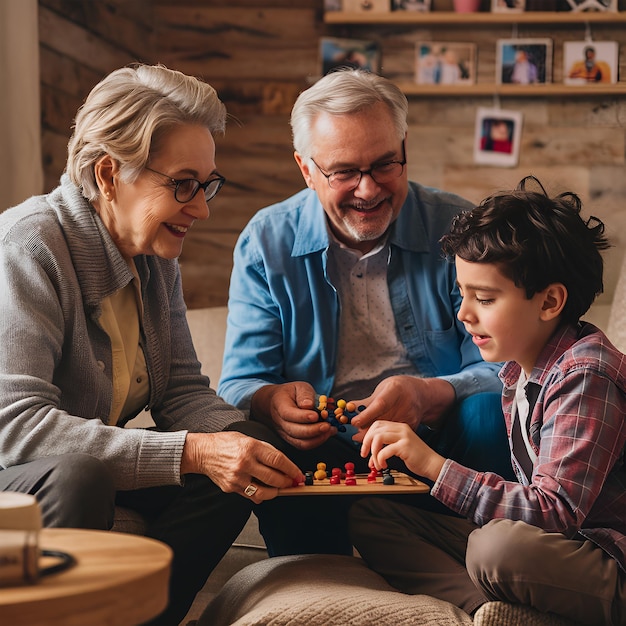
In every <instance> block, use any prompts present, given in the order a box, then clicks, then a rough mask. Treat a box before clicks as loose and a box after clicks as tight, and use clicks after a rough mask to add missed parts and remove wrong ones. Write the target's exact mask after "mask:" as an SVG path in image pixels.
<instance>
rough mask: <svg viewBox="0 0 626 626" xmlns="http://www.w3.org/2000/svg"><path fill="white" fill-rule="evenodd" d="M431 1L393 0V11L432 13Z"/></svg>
mask: <svg viewBox="0 0 626 626" xmlns="http://www.w3.org/2000/svg"><path fill="white" fill-rule="evenodd" d="M430 4H431V0H391V10H392V11H421V12H422V13H425V12H426V11H430Z"/></svg>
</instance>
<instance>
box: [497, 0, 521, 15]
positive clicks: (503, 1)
mask: <svg viewBox="0 0 626 626" xmlns="http://www.w3.org/2000/svg"><path fill="white" fill-rule="evenodd" d="M525 10H526V0H491V12H492V13H519V12H520V11H525Z"/></svg>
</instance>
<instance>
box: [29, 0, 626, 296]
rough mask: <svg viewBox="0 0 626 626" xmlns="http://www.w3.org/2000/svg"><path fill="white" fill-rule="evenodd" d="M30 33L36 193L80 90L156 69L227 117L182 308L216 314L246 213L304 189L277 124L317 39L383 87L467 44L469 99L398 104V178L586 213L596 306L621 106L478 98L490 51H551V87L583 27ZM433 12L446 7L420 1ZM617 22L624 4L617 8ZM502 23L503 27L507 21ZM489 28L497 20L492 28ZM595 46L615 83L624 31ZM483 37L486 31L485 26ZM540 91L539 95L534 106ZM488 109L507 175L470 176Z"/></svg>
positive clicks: (184, 3)
mask: <svg viewBox="0 0 626 626" xmlns="http://www.w3.org/2000/svg"><path fill="white" fill-rule="evenodd" d="M39 4H40V26H41V35H40V39H41V85H42V89H41V98H42V139H43V160H44V169H45V181H46V190H47V191H49V190H50V189H51V188H52V187H54V186H55V185H56V183H57V182H58V177H59V176H60V174H61V172H62V171H63V168H64V165H65V159H66V154H65V151H66V146H67V140H68V139H69V134H70V128H71V123H72V120H73V117H74V115H75V113H76V109H77V107H78V106H79V105H80V103H81V102H82V100H83V99H84V97H85V96H86V95H87V93H88V92H89V90H90V89H91V88H92V87H93V85H94V84H95V83H96V82H97V81H98V80H100V78H102V77H103V76H104V75H105V74H106V73H107V72H109V71H111V70H112V69H114V68H115V67H116V66H119V65H123V64H126V63H128V62H131V61H133V60H145V61H148V62H161V63H165V64H166V65H170V66H171V67H173V68H175V69H179V70H182V71H185V72H188V73H191V74H194V75H196V76H199V77H201V78H204V79H205V80H207V81H209V82H210V83H211V84H212V85H213V86H214V87H215V88H216V89H217V90H218V93H219V95H220V97H221V98H222V100H223V101H224V102H225V104H226V106H227V108H228V111H229V113H230V115H231V119H230V121H229V124H228V127H227V131H226V135H225V137H223V138H219V139H218V140H217V157H216V160H217V166H218V169H219V170H220V171H221V172H222V173H223V174H224V176H226V178H227V181H228V182H227V184H226V186H225V187H224V189H223V191H222V192H221V193H220V195H219V196H218V197H216V198H215V200H213V201H212V203H211V207H210V208H211V216H210V218H209V219H208V220H207V221H206V222H204V223H202V224H195V225H194V226H193V228H192V229H191V230H190V231H189V234H188V236H187V240H186V243H185V247H184V251H183V254H182V256H181V263H182V268H183V280H184V290H185V296H186V298H187V303H188V306H189V307H190V308H199V307H204V306H210V305H214V304H220V305H221V304H226V302H227V298H228V285H229V281H230V268H231V266H232V250H233V247H234V244H235V241H236V239H237V236H238V234H239V233H240V231H241V229H242V228H243V227H244V225H245V224H246V223H247V222H248V220H249V219H250V218H251V217H252V215H254V213H255V212H256V211H258V210H259V209H260V208H262V207H264V206H266V205H268V204H272V203H274V202H277V201H280V200H282V199H284V198H286V197H288V196H289V195H291V194H293V193H294V192H296V191H298V190H299V189H301V188H302V187H303V181H302V177H301V175H300V172H299V170H298V168H297V166H296V164H295V162H294V160H293V148H292V145H291V131H290V127H289V114H290V111H291V107H292V105H293V102H294V101H295V99H296V97H297V96H298V94H299V93H300V92H301V91H302V90H303V89H306V88H307V87H308V86H309V85H310V84H312V83H313V82H314V81H315V80H316V79H317V78H318V76H319V53H318V50H319V39H320V37H323V36H334V37H352V38H359V39H372V40H374V41H376V42H377V43H378V44H379V46H380V48H381V50H382V69H381V72H382V74H383V75H385V76H387V77H389V78H391V79H393V80H396V81H404V82H405V83H411V82H412V81H414V74H415V44H416V42H417V41H421V40H426V41H449V42H454V41H461V42H463V41H468V42H473V43H475V44H476V45H477V50H478V70H477V83H478V84H479V85H480V86H481V87H480V89H479V93H471V90H469V91H468V92H461V93H460V94H459V95H454V96H447V97H444V96H439V95H437V94H434V95H432V94H431V95H423V94H422V95H420V94H419V93H416V94H415V95H411V96H410V97H409V134H408V143H407V148H408V169H409V175H410V177H411V178H412V179H414V180H418V181H420V182H422V183H424V184H426V185H433V186H436V187H441V188H444V189H446V190H449V191H453V192H456V193H459V194H460V195H463V196H466V197H467V198H469V199H470V200H472V201H475V202H478V201H479V200H480V199H481V198H482V197H484V196H485V195H487V194H488V193H491V192H492V191H494V190H496V189H501V188H510V187H512V186H514V185H515V184H516V183H517V182H518V181H519V179H520V178H522V177H523V176H524V175H527V174H530V173H533V174H536V175H538V176H540V178H541V179H542V181H544V182H545V184H546V186H547V187H548V189H549V191H555V192H557V191H563V190H566V189H571V190H573V191H576V192H577V193H579V195H580V196H581V198H582V200H583V202H584V205H585V211H586V212H587V213H593V214H594V215H597V216H598V217H600V218H601V219H603V220H605V221H606V223H607V231H608V232H609V234H610V235H611V236H612V239H613V243H614V248H613V249H612V250H611V251H609V253H608V255H607V270H606V273H607V281H605V282H606V292H607V293H606V295H604V296H602V297H601V298H600V300H601V301H610V298H611V294H612V291H611V289H612V286H613V284H614V277H615V276H616V274H617V269H616V268H617V266H618V265H619V261H620V260H621V256H622V254H623V251H624V249H625V247H626V228H624V224H625V223H626V208H625V207H624V204H623V182H622V181H623V178H624V176H623V172H624V165H625V164H626V163H625V153H626V140H625V127H626V96H625V95H624V94H623V93H619V94H616V95H611V94H608V95H596V96H593V95H592V96H587V95H581V94H577V93H574V95H571V94H563V95H551V96H549V95H543V96H542V95H539V96H523V97H522V96H515V95H510V96H506V95H505V96H500V97H498V96H497V95H496V94H495V91H494V92H492V91H491V88H490V87H489V85H491V84H493V83H494V79H495V67H496V45H495V42H496V40H497V39H498V38H511V37H513V36H519V37H550V38H552V39H553V43H554V46H553V47H554V63H553V80H554V81H560V80H561V78H562V60H563V59H562V44H563V42H564V41H569V40H582V39H584V37H585V23H584V22H581V21H574V22H572V21H570V22H568V21H567V20H566V21H564V22H563V23H554V22H552V23H548V24H546V23H543V22H541V21H538V19H539V18H537V19H532V20H531V19H526V18H525V19H524V20H522V22H523V23H519V24H517V25H516V26H514V25H513V24H512V23H511V22H510V21H506V20H502V23H479V22H478V21H476V19H477V18H470V20H471V19H473V20H474V21H469V20H463V21H457V18H458V16H455V17H454V23H445V22H444V23H442V22H441V20H440V19H439V23H434V20H435V17H436V16H435V17H429V18H427V20H425V21H423V23H419V22H417V21H416V23H413V24H392V23H382V24H380V23H369V24H368V23H365V24H329V23H325V21H324V12H323V0H298V2H296V3H294V2H292V0H264V1H263V2H259V0H212V1H211V2H210V3H207V2H206V1H205V0H151V1H148V0H134V1H133V2H126V1H124V0H99V1H98V2H93V1H92V0H72V1H68V0H39ZM432 6H433V11H434V12H446V11H448V12H449V11H451V8H452V2H451V0H433V5H432ZM620 8H621V9H622V10H624V9H626V0H620ZM506 17H507V18H508V17H509V16H506ZM498 19H500V18H498ZM597 19H598V18H592V19H591V20H590V21H591V24H590V29H591V34H592V36H593V38H594V39H595V40H598V41H600V40H617V41H618V42H619V44H620V62H619V64H620V70H621V76H622V77H623V79H626V29H625V28H624V27H623V22H622V23H617V24H614V25H611V24H610V23H609V24H607V23H601V22H597V21H596V20H597ZM490 21H491V22H493V21H494V20H490ZM546 91H549V90H546ZM492 106H500V107H502V108H504V109H512V110H519V111H521V112H522V114H523V129H522V139H521V141H522V143H521V152H520V160H519V164H518V166H516V167H513V168H499V167H490V166H484V165H477V164H475V163H474V162H473V141H474V128H475V120H476V109H477V108H478V107H492Z"/></svg>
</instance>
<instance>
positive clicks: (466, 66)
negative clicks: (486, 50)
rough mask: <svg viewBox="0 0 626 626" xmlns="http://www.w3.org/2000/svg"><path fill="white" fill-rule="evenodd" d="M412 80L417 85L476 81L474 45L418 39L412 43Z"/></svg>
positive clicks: (457, 83) (467, 83)
mask: <svg viewBox="0 0 626 626" xmlns="http://www.w3.org/2000/svg"><path fill="white" fill-rule="evenodd" d="M415 82H416V83H419V84H420V85H473V84H474V83H475V82H476V44H473V43H451V42H435V41H418V42H417V44H416V45H415Z"/></svg>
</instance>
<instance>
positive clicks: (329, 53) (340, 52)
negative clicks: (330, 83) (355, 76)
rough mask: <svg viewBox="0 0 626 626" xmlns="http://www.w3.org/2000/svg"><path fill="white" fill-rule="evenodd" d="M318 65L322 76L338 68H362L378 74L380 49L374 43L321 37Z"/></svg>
mask: <svg viewBox="0 0 626 626" xmlns="http://www.w3.org/2000/svg"><path fill="white" fill-rule="evenodd" d="M320 63H321V66H322V67H321V72H322V76H324V75H326V74H328V72H330V71H332V70H334V69H337V68H340V67H353V68H362V69H365V70H368V71H370V72H374V73H375V74H378V73H379V70H380V49H379V47H378V44H377V43H376V42H374V41H368V40H364V39H342V38H338V37H322V38H321V39H320Z"/></svg>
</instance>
